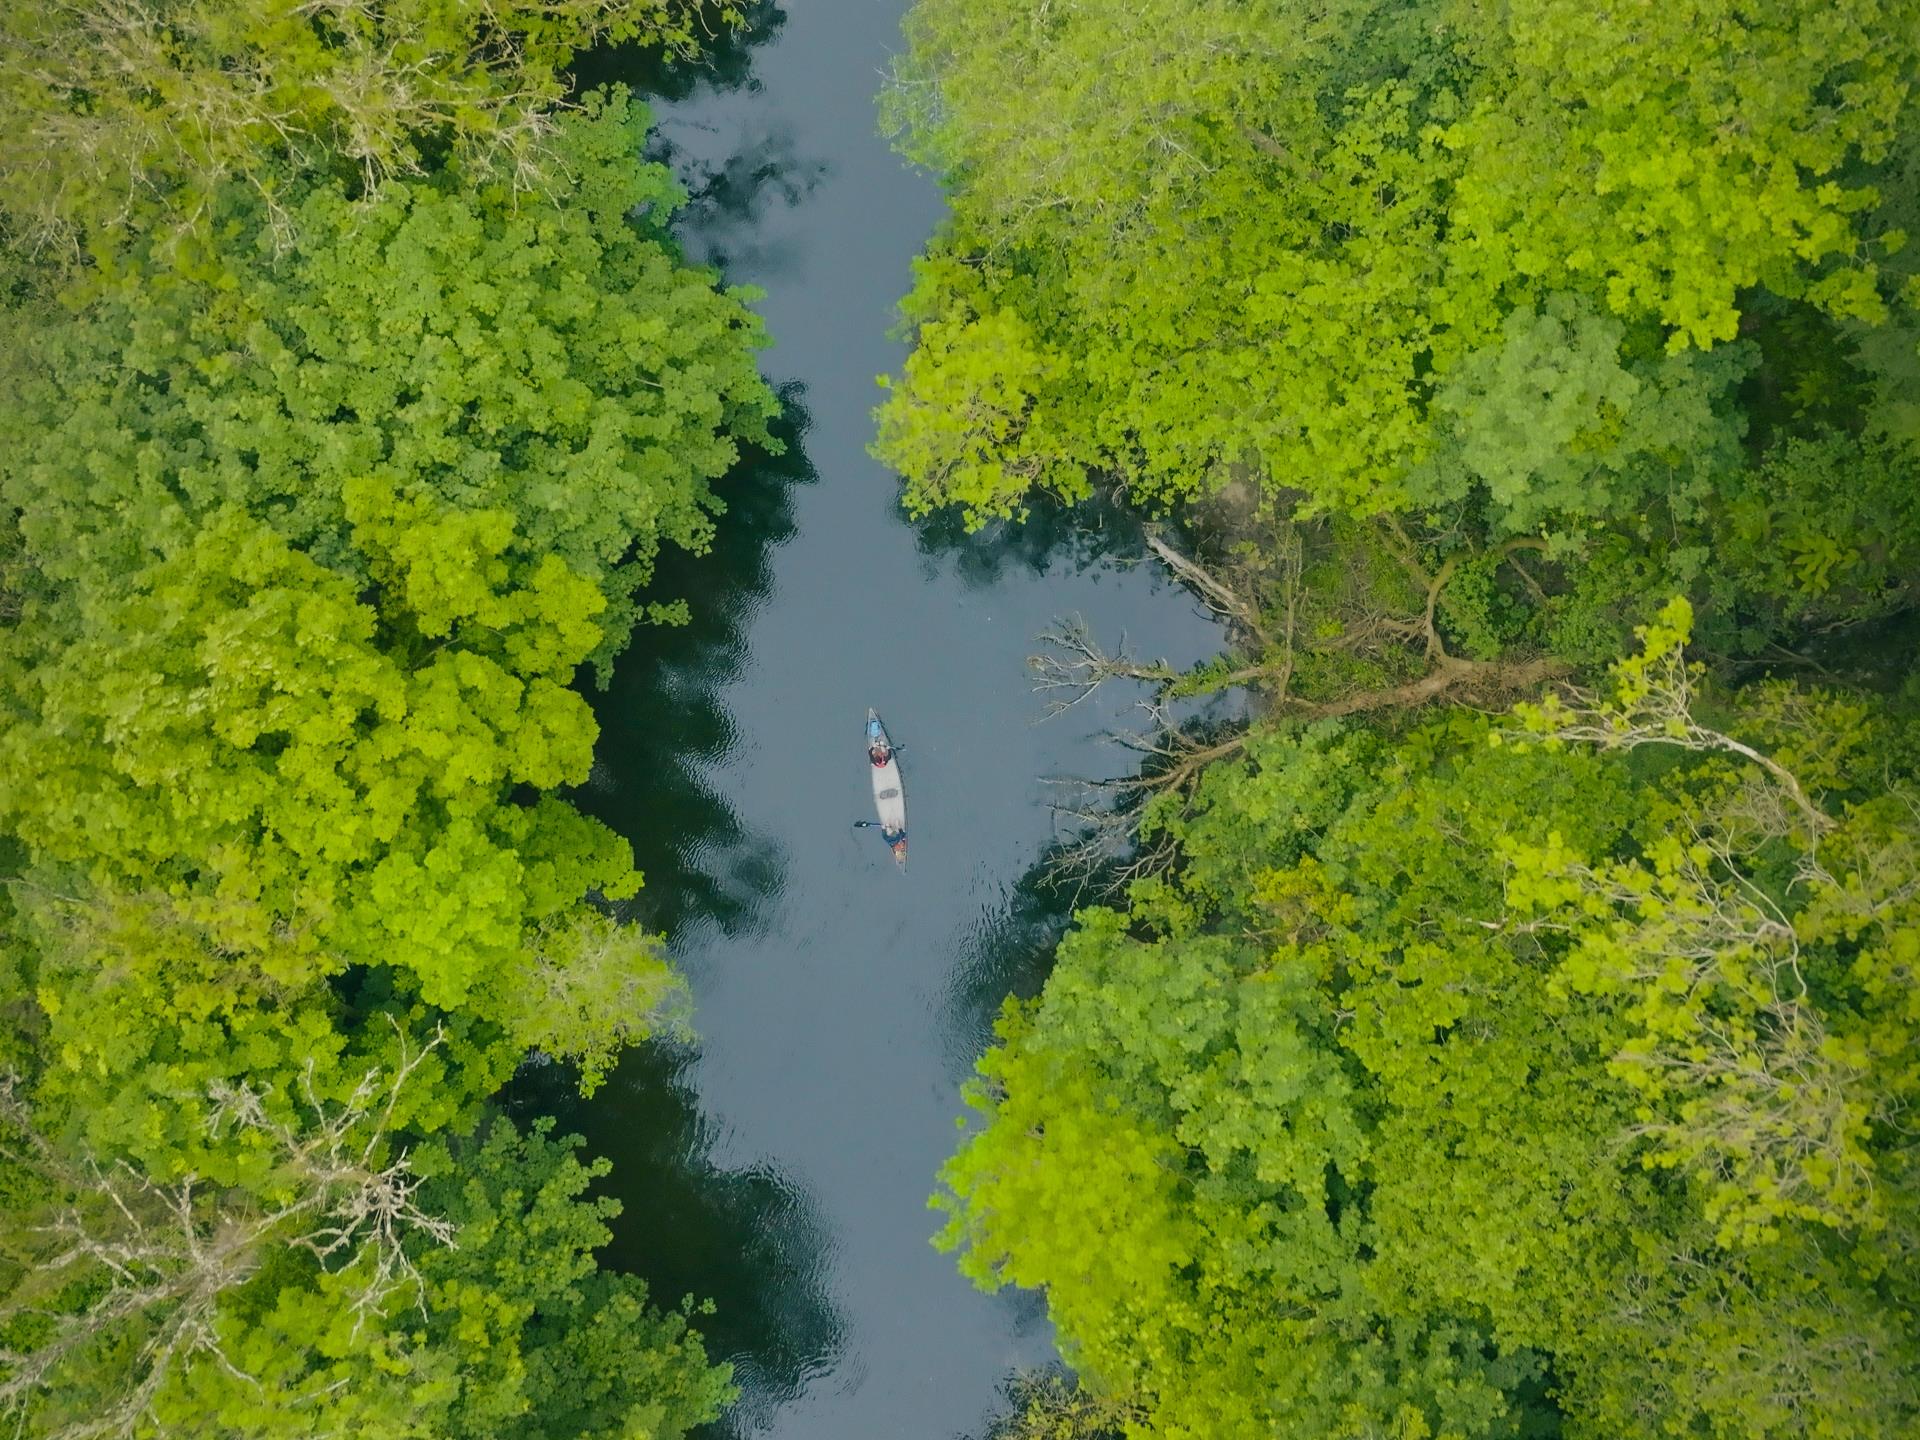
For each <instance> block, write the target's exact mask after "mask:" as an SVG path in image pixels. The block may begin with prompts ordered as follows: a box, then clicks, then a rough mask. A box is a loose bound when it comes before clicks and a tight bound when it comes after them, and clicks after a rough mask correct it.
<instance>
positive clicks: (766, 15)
mask: <svg viewBox="0 0 1920 1440" xmlns="http://www.w3.org/2000/svg"><path fill="white" fill-rule="evenodd" d="M740 9H741V11H742V19H743V20H744V21H745V23H744V24H743V25H741V26H740V27H739V28H738V29H734V28H731V27H728V26H724V25H722V24H721V23H720V22H719V20H718V18H717V17H716V15H715V14H714V10H713V7H712V5H711V4H706V5H703V6H702V9H701V13H700V14H699V15H698V16H697V17H696V23H697V24H698V26H699V27H700V28H701V29H702V30H703V31H704V32H705V33H706V34H707V35H709V36H712V37H713V38H712V40H711V42H710V43H708V44H707V45H705V46H704V48H703V49H702V51H701V53H700V54H698V55H696V56H694V57H693V58H691V59H684V60H676V59H670V58H668V57H667V56H664V55H662V54H661V53H660V52H659V51H658V50H653V49H648V48H646V47H644V46H640V45H604V46H602V47H601V48H599V49H598V50H591V51H588V52H587V53H586V54H584V55H582V56H580V57H579V58H578V59H577V60H575V61H574V64H573V84H574V89H575V90H576V91H578V90H591V89H593V88H594V87H595V86H597V85H614V84H619V85H625V86H627V87H629V88H630V89H632V90H634V91H635V92H636V93H638V94H640V95H642V96H643V97H645V98H646V100H647V101H648V103H650V104H653V105H655V106H658V105H660V104H668V105H672V104H676V103H679V102H681V101H684V100H687V99H689V98H690V97H692V96H693V95H694V94H696V93H698V92H708V93H715V92H724V91H728V90H740V89H748V90H752V89H756V88H758V83H759V82H758V81H756V80H755V79H754V78H753V52H754V51H755V50H756V49H757V48H759V47H760V46H762V45H765V44H767V43H769V42H770V41H773V40H775V39H777V38H779V35H780V27H781V26H783V25H785V24H786V23H787V15H786V12H785V11H784V10H782V9H781V8H780V7H779V6H778V5H777V4H774V3H773V0H747V3H746V4H744V5H742V6H741V7H740Z"/></svg>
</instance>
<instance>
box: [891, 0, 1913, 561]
mask: <svg viewBox="0 0 1920 1440" xmlns="http://www.w3.org/2000/svg"><path fill="white" fill-rule="evenodd" d="M907 29H908V36H909V40H910V42H911V50H910V54H909V56H908V58H907V59H906V61H905V62H904V63H903V65H902V67H901V69H900V71H899V73H898V75H897V76H896V84H895V86H894V89H893V93H892V96H891V105H892V111H893V116H892V118H893V123H894V125H895V127H896V129H897V130H898V132H899V133H900V134H901V136H902V139H903V144H904V147H905V148H906V149H907V150H908V152H909V153H910V154H912V155H914V156H916V157H917V158H919V159H921V160H923V161H925V162H927V163H930V164H933V165H936V166H938V167H939V168H941V169H942V170H943V171H944V172H945V174H946V176H947V179H948V181H949V184H950V187H951V190H952V198H953V210H954V219H953V222H952V224H951V226H950V228H949V229H948V230H947V231H946V232H944V233H943V234H942V235H941V236H940V237H939V238H938V239H937V240H936V241H935V243H934V245H933V246H932V248H931V250H930V252H929V254H928V255H927V257H926V259H925V260H924V261H923V262H922V264H921V266H920V268H919V271H918V274H917V279H916V284H915V287H914V290H913V293H912V294H911V295H910V296H909V297H908V299H907V301H906V302H905V305H904V307H903V311H902V314H903V319H904V322H905V325H906V327H907V328H908V330H909V332H910V333H911V334H912V336H913V337H914V338H915V340H916V348H915V350H914V352H913V353H912V355H911V356H910V357H909V359H908V361H907V363H906V366H905V368H904V370H903V372H902V374H901V375H900V376H899V377H898V378H897V379H895V380H893V381H892V382H891V384H890V390H889V395H888V399H887V401H886V403H885V404H884V405H883V406H882V407H881V409H880V412H879V423H880V433H879V439H878V443H877V445H876V447H875V448H876V454H878V455H879V456H880V457H881V458H882V459H884V460H885V461H887V462H888V463H889V464H891V465H892V466H894V467H895V468H896V469H898V470H899V471H900V472H901V474H902V475H903V476H904V477H905V480H906V502H907V505H908V507H909V508H910V509H913V510H922V509H927V508H931V507H935V506H940V505H947V504H957V505H959V506H961V507H963V508H964V509H965V512H966V514H967V517H968V519H969V520H970V521H972V522H975V523H977V522H979V521H982V520H984V519H986V518H989V517H992V516H997V515H1011V514H1015V513H1017V512H1018V511H1019V510H1020V508H1021V505H1022V503H1023V501H1024V499H1025V497H1026V496H1028V495H1029V494H1030V493H1031V492H1033V491H1036V490H1038V491H1045V492H1051V493H1053V494H1056V495H1059V496H1063V497H1065V498H1068V499H1077V498H1080V497H1082V496H1085V495H1086V494H1088V493H1090V491H1091V489H1092V488H1093V487H1094V486H1095V485H1096V484H1101V485H1107V484H1111V485H1117V486H1119V487H1121V488H1122V489H1123V490H1124V492H1125V493H1126V494H1127V496H1128V497H1129V498H1130V499H1132V500H1133V501H1135V502H1136V503H1144V504H1147V505H1149V506H1156V507H1157V506H1165V505H1168V504H1170V503H1173V502H1177V501H1181V500H1186V499H1192V498H1195V497H1204V496H1208V495H1212V494H1215V493H1217V492H1219V491H1221V490H1222V489H1224V488H1226V487H1228V486H1230V485H1234V484H1236V483H1238V482H1250V483H1251V484H1252V485H1253V486H1254V487H1255V488H1256V489H1257V490H1258V491H1259V492H1261V493H1262V494H1263V495H1264V497H1265V498H1266V500H1267V503H1268V504H1269V505H1273V506H1280V507H1284V506H1286V505H1288V504H1290V503H1292V502H1294V501H1301V500H1303V501H1304V503H1305V505H1306V507H1307V508H1308V509H1309V510H1312V509H1318V510H1335V511H1343V512H1347V513H1350V514H1355V515H1360V516H1372V515H1378V514H1381V513H1383V512H1384V513H1399V514H1403V515H1406V516H1408V517H1410V518H1412V519H1417V520H1421V521H1428V520H1430V521H1432V522H1433V523H1434V524H1436V525H1439V526H1441V527H1442V528H1443V529H1450V530H1454V531H1457V527H1459V526H1460V525H1462V524H1465V525H1466V526H1468V527H1470V528H1471V529H1472V530H1473V531H1475V532H1479V533H1482V534H1484V535H1487V536H1488V537H1489V538H1495V539H1497V538H1499V537H1500V536H1502V535H1507V534H1514V533H1528V532H1532V533H1540V532H1542V531H1545V532H1548V533H1550V534H1551V535H1552V536H1553V538H1554V539H1555V540H1556V543H1557V545H1558V546H1559V547H1560V550H1559V552H1558V553H1562V554H1576V553H1578V552H1579V551H1580V550H1582V549H1586V548H1590V547H1594V548H1597V547H1599V546H1602V545H1604V544H1605V543H1608V540H1607V538H1606V537H1604V536H1603V535H1602V534H1601V533H1599V530H1600V528H1601V527H1619V532H1620V538H1621V539H1622V540H1623V541H1625V542H1627V543H1629V544H1631V545H1632V546H1633V547H1634V548H1635V550H1636V551H1637V552H1638V553H1639V554H1640V555H1642V556H1645V557H1647V559H1648V561H1649V563H1651V564H1653V565H1654V566H1655V567H1656V569H1657V570H1658V571H1659V573H1660V575H1661V577H1662V578H1661V579H1660V580H1659V581H1657V582H1655V583H1656V584H1658V585H1660V586H1662V587H1663V588H1664V587H1666V586H1671V585H1672V584H1674V583H1682V584H1691V583H1692V582H1693V580H1694V578H1695V575H1696V573H1697V567H1691V568H1690V567H1689V565H1688V563H1687V560H1686V558H1685V556H1684V555H1678V556H1676V555H1669V554H1666V553H1664V551H1665V550H1666V548H1667V545H1668V544H1669V543H1671V537H1672V535H1673V532H1674V531H1675V529H1676V527H1679V526H1698V527H1701V528H1700V529H1698V530H1696V531H1694V532H1693V533H1692V534H1689V535H1687V536H1686V537H1685V538H1684V539H1682V540H1681V542H1680V545H1679V547H1678V548H1680V549H1681V550H1684V549H1685V548H1687V547H1688V546H1690V545H1693V544H1695V543H1697V540H1696V537H1697V536H1698V535H1699V534H1702V533H1705V534H1711V533H1712V529H1713V526H1714V525H1715V524H1716V523H1717V522H1716V521H1715V520H1713V519H1711V518H1709V517H1708V516H1707V515H1705V514H1704V513H1703V502H1705V501H1706V500H1707V499H1708V498H1710V496H1711V494H1712V493H1713V492H1714V490H1715V489H1717V488H1718V487H1720V486H1721V485H1722V484H1724V483H1725V482H1726V481H1727V480H1728V477H1730V476H1733V475H1737V474H1738V473H1739V472H1740V471H1741V469H1742V467H1743V463H1744V457H1743V456H1742V455H1741V453H1740V451H1739V448H1738V442H1739V439H1740V437H1741V433H1742V431H1743V429H1744V428H1747V427H1746V426H1745V423H1744V421H1743V418H1742V417H1741V415H1740V414H1739V404H1738V403H1737V402H1738V400H1739V398H1740V393H1739V390H1738V386H1739V383H1740V381H1741V379H1742V377H1743V376H1744V375H1745V374H1746V373H1747V372H1748V370H1749V369H1750V368H1751V367H1752V365H1753V363H1754V354H1753V352H1752V351H1751V350H1750V349H1748V347H1746V346H1745V345H1736V344H1731V343H1730V342H1733V341H1734V340H1735V337H1736V335H1737V334H1738V333H1740V329H1741V322H1742V316H1743V314H1746V313H1747V309H1748V307H1749V306H1750V305H1751V304H1755V303H1759V302H1761V301H1765V300H1769V299H1778V298H1780V297H1786V298H1789V299H1793V300H1797V301H1800V302H1803V303H1804V304H1805V305H1806V306H1807V307H1809V310H1810V312H1811V313H1816V314H1821V315H1824V316H1825V317H1827V318H1828V320H1829V321H1831V320H1832V319H1833V318H1834V317H1840V318H1842V319H1844V320H1846V321H1847V322H1848V323H1849V324H1850V325H1851V326H1853V329H1852V330H1851V331H1850V332H1849V333H1850V334H1851V335H1852V337H1853V343H1857V344H1858V345H1859V347H1860V351H1859V355H1858V360H1859V363H1860V365H1861V366H1862V367H1863V368H1867V369H1874V370H1877V371H1878V372H1879V373H1880V374H1882V375H1892V374H1895V373H1897V369H1896V368H1890V367H1898V366H1899V365H1901V364H1906V365H1908V366H1909V368H1910V365H1911V360H1912V355H1913V346H1912V343H1911V340H1912V337H1911V332H1910V330H1904V331H1900V332H1897V333H1898V336H1900V337H1904V339H1903V340H1899V341H1898V343H1895V344H1893V346H1892V349H1891V350H1890V351H1888V352H1887V353H1885V354H1883V353H1882V350H1884V349H1886V347H1884V346H1880V345H1879V344H1878V339H1879V337H1880V336H1881V335H1882V334H1883V333H1884V334H1887V335H1889V336H1892V335H1895V332H1893V331H1886V332H1882V331H1881V330H1878V329H1876V328H1875V327H1878V326H1881V325H1883V324H1885V323H1887V322H1889V321H1891V320H1896V319H1897V318H1898V317H1897V316H1895V315H1894V313H1893V312H1892V311H1891V310H1890V309H1889V301H1890V297H1891V296H1892V295H1893V294H1894V292H1895V291H1896V290H1897V289H1898V287H1900V286H1901V285H1902V284H1904V276H1905V274H1906V272H1905V270H1904V269H1903V268H1902V265H1903V264H1904V261H1902V262H1901V263H1899V264H1894V263H1892V262H1893V261H1894V260H1895V257H1897V256H1898V255H1899V253H1900V250H1901V246H1902V245H1903V243H1904V234H1903V232H1902V230H1901V228H1900V221H1899V218H1898V217H1899V216H1900V215H1902V214H1904V213H1905V209H1904V207H1905V206H1906V201H1905V198H1904V196H1902V195H1901V194H1900V193H1899V181H1900V178H1901V177H1902V176H1905V175H1907V174H1908V171H1909V169H1910V166H1909V165H1908V160H1907V152H1908V144H1907V141H1906V139H1905V137H1904V135H1903V133H1902V127H1903V126H1906V127H1909V128H1910V127H1911V120H1910V118H1909V117H1910V111H1909V110H1908V109H1907V108H1906V107H1907V104H1908V97H1909V94H1910V92H1911V90H1912V88H1913V86H1914V83H1915V76H1916V66H1917V63H1920V38H1916V37H1920V10H1917V9H1916V8H1915V6H1914V4H1913V0H1844V3H1839V4H1832V5H1821V6H1814V7H1809V6H1807V5H1804V4H1800V3H1797V0H1767V3H1762V4H1759V5H1744V4H1743V5H1739V6H1733V5H1729V4H1727V3H1725V0H1699V3H1681V4H1676V5H1661V6H1647V5H1644V4H1639V3H1630V0H1619V3H1613V0H1608V3H1602V4H1600V5H1599V6H1598V8H1596V7H1595V6H1594V5H1592V4H1584V3H1583V4H1572V3H1561V0H1523V3H1516V4H1513V5H1510V6H1502V7H1491V8H1489V7H1484V6H1471V5H1463V4H1457V3H1452V0H1424V3H1420V4H1417V5H1414V6H1411V7H1408V6H1401V5H1384V4H1374V3H1368V0H1345V3H1339V4H1333V5H1323V6H1316V7H1313V8H1312V9H1311V10H1310V11H1302V10H1301V9H1300V7H1298V6H1290V5H1284V4H1279V3H1275V0H1268V3H1255V4H1244V3H1228V0H1218V3H1214V0H1207V3H1201V4H1198V5H1195V4H1177V5H1176V4H1164V3H1158V0H1154V3H1148V4H1146V5H1144V6H1142V5H1137V4H1129V5H1119V4H1115V3H1112V0H1066V3H1062V4H1056V5H1051V6H1049V7H1047V8H1046V9H1045V10H1044V11H1042V12H1031V11H1029V10H1027V9H1023V8H1021V7H1019V6H1016V5H1012V4H1007V3H1002V0H987V3H985V4H984V5H983V4H982V3H980V0H920V3H919V4H917V5H916V6H915V8H914V10H913V11H912V12H911V14H910V16H909V19H908V22H907ZM1883 179H1884V185H1883V184H1882V183H1881V182H1882V180H1883ZM1883 201H1884V204H1883ZM1889 265H1891V268H1887V267H1888V266H1889ZM1759 287H1764V289H1761V288H1759ZM1753 297H1757V298H1753ZM1783 351H1784V347H1783ZM1663 352H1665V356H1666V358H1664V359H1663V358H1662V356H1663ZM1902 356H1904V357H1905V358H1904V361H1903V360H1902V358H1901V357H1902ZM1848 363H1851V361H1849V362H1848ZM1898 403H1899V402H1897V401H1896V400H1892V399H1889V400H1888V401H1886V402H1885V403H1883V404H1881V405H1880V407H1879V410H1878V412H1877V413H1879V414H1880V415H1881V416H1883V417H1891V416H1895V415H1897V414H1899V413H1904V412H1902V411H1900V410H1899V409H1898ZM1896 438H1897V437H1896ZM1900 464H1901V465H1902V466H1903V467H1904V468H1905V470H1906V473H1907V474H1908V475H1909V477H1910V476H1911V474H1912V464H1913V462H1912V460H1911V458H1910V457H1906V458H1903V459H1902V460H1901V461H1900ZM1908 483H1909V484H1911V480H1910V479H1909V481H1908Z"/></svg>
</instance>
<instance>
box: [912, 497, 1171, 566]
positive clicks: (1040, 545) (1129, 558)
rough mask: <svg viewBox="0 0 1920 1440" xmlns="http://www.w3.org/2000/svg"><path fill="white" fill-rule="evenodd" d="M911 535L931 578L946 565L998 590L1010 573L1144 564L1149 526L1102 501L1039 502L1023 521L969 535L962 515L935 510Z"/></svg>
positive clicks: (1109, 501) (917, 523) (987, 527)
mask: <svg viewBox="0 0 1920 1440" xmlns="http://www.w3.org/2000/svg"><path fill="white" fill-rule="evenodd" d="M913 535H914V545H915V547H916V548H917V549H918V550H919V552H920V553H921V554H922V555H924V556H925V557H927V561H928V566H927V568H928V570H929V572H931V570H932V569H933V568H934V567H935V566H936V565H942V564H944V565H951V566H952V567H953V572H954V573H955V574H956V575H957V576H959V578H960V579H961V580H962V581H963V582H964V583H965V584H966V585H967V586H968V587H970V588H973V589H982V588H985V587H987V586H991V585H995V584H997V583H999V582H1000V581H1001V580H1003V579H1004V578H1006V577H1007V575H1009V574H1010V573H1016V572H1024V573H1026V574H1030V575H1045V574H1047V573H1049V572H1050V571H1060V572H1064V573H1070V574H1071V573H1079V572H1081V571H1084V570H1087V569H1089V568H1091V567H1094V566H1098V567H1100V568H1102V569H1119V568H1124V567H1127V566H1132V565H1137V564H1140V563H1142V562H1143V561H1145V560H1146V559H1147V546H1146V527H1145V526H1144V525H1142V524H1141V522H1140V518H1139V516H1138V515H1137V514H1136V513H1135V512H1132V511H1129V510H1127V509H1124V508H1123V507H1121V506H1120V505H1118V504H1116V503H1115V502H1114V501H1113V500H1112V499H1111V498H1110V497H1108V496H1106V495H1095V496H1094V497H1093V498H1092V499H1090V500H1083V501H1081V502H1080V503H1079V504H1077V505H1063V504H1061V503H1060V502H1059V501H1057V500H1052V499H1048V498H1046V497H1041V498H1040V499H1037V500H1035V501H1034V502H1033V504H1032V506H1031V508H1030V509H1029V510H1028V511H1027V513H1026V514H1025V515H1024V516H1023V517H1022V518H1021V519H1019V520H1017V521H1015V520H996V521H994V522H992V523H991V524H988V525H985V526H983V527H981V528H980V529H979V530H976V531H973V532H971V533H969V532H968V530H967V527H966V522H965V519H964V517H963V516H962V514H961V512H960V511H959V510H957V509H947V510H940V511H937V512H935V513H934V514H932V515H929V516H927V517H925V518H924V519H921V520H918V521H915V522H914V526H913Z"/></svg>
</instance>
